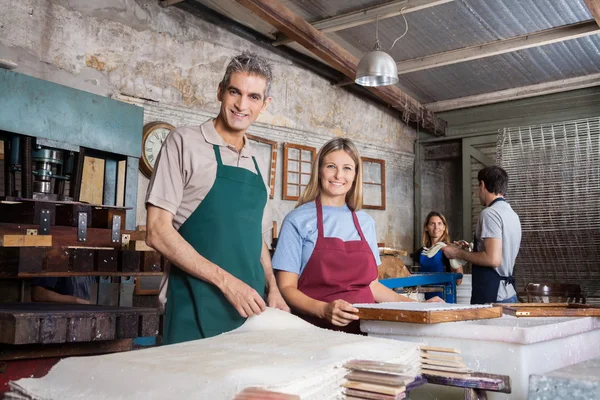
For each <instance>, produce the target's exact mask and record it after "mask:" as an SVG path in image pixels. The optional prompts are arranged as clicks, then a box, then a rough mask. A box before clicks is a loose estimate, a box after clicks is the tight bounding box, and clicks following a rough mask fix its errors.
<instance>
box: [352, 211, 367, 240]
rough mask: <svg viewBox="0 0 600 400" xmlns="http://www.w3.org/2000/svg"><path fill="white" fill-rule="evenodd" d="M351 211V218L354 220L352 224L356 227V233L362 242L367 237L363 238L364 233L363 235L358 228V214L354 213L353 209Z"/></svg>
mask: <svg viewBox="0 0 600 400" xmlns="http://www.w3.org/2000/svg"><path fill="white" fill-rule="evenodd" d="M350 211H352V219H353V220H354V226H355V227H356V230H357V231H358V234H359V235H360V239H361V240H362V241H363V242H366V241H367V239H365V235H363V231H362V229H361V228H360V223H359V222H358V216H357V215H356V213H355V212H354V210H350Z"/></svg>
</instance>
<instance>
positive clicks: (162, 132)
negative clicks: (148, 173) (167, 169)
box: [144, 128, 171, 169]
mask: <svg viewBox="0 0 600 400" xmlns="http://www.w3.org/2000/svg"><path fill="white" fill-rule="evenodd" d="M170 132H171V131H170V130H169V129H168V128H157V129H154V130H153V131H152V132H150V134H149V135H148V136H147V137H146V141H145V142H144V156H146V159H147V160H148V163H149V164H150V166H151V167H152V169H154V165H155V164H156V159H157V158H158V153H159V152H160V148H161V147H162V144H163V142H164V141H165V139H167V136H168V135H169V133H170Z"/></svg>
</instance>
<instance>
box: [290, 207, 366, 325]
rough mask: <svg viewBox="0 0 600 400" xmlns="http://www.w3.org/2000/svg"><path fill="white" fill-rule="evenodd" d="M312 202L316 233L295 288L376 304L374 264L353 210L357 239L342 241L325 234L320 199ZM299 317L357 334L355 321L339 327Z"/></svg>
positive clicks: (316, 295) (314, 295)
mask: <svg viewBox="0 0 600 400" xmlns="http://www.w3.org/2000/svg"><path fill="white" fill-rule="evenodd" d="M315 203H316V208H317V227H318V230H319V236H318V238H317V243H315V248H314V250H313V252H312V254H311V256H310V258H309V259H308V263H307V264H306V267H305V268H304V271H302V275H300V279H299V280H298V290H300V291H301V292H302V293H304V294H305V295H307V296H308V297H311V298H313V299H315V300H320V301H324V302H326V303H330V302H332V301H334V300H339V299H342V300H345V301H347V302H348V303H350V304H355V303H375V299H374V298H373V293H372V292H371V288H370V286H369V285H370V284H371V282H373V281H374V280H375V279H377V275H378V274H377V263H376V262H375V257H374V256H373V251H372V250H371V247H370V246H369V243H368V242H367V240H366V239H365V237H364V235H363V232H362V229H361V228H360V224H359V223H358V217H357V216H356V213H355V212H354V211H352V219H353V221H354V226H355V227H356V230H357V231H358V234H359V236H360V240H350V241H347V242H344V241H343V240H342V239H339V238H328V237H325V234H324V230H323V208H322V206H321V199H320V198H319V197H317V199H316V201H315ZM301 317H302V318H304V319H306V320H307V321H308V322H310V323H312V324H314V325H317V326H320V327H322V328H328V329H333V330H339V331H344V332H348V333H360V324H359V322H358V321H355V322H352V323H350V324H349V325H347V326H345V327H340V326H336V325H333V324H331V323H329V322H328V321H325V320H322V319H319V318H312V317H306V316H303V315H301Z"/></svg>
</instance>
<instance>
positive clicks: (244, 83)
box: [217, 72, 271, 133]
mask: <svg viewBox="0 0 600 400" xmlns="http://www.w3.org/2000/svg"><path fill="white" fill-rule="evenodd" d="M266 89H267V80H266V79H265V78H264V77H262V76H259V75H254V74H249V73H247V72H234V73H232V74H231V77H230V80H229V84H228V85H227V87H226V88H223V87H222V86H221V85H219V92H218V94H217V98H218V99H219V101H220V102H221V117H222V119H223V122H224V123H225V127H226V129H227V130H229V131H230V133H236V132H242V133H245V132H246V130H247V129H248V127H249V126H250V125H252V123H253V122H254V121H256V118H258V116H259V114H260V113H262V112H263V111H264V110H266V108H267V105H269V102H270V101H271V98H270V97H267V98H265V90H266Z"/></svg>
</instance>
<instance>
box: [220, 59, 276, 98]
mask: <svg viewBox="0 0 600 400" xmlns="http://www.w3.org/2000/svg"><path fill="white" fill-rule="evenodd" d="M234 72H247V73H249V74H252V75H258V76H262V77H263V78H265V79H266V80H267V87H266V89H265V98H267V97H269V95H270V93H271V79H272V77H273V67H272V65H271V64H269V62H267V60H265V59H264V58H262V57H260V56H258V55H257V54H256V53H251V52H249V51H244V52H243V53H242V54H240V55H238V56H235V57H233V59H232V60H231V61H230V62H229V64H228V65H227V69H226V70H225V75H224V76H223V80H222V81H221V90H222V91H223V90H225V89H226V88H227V86H228V85H229V81H230V80H231V74H233V73H234Z"/></svg>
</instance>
